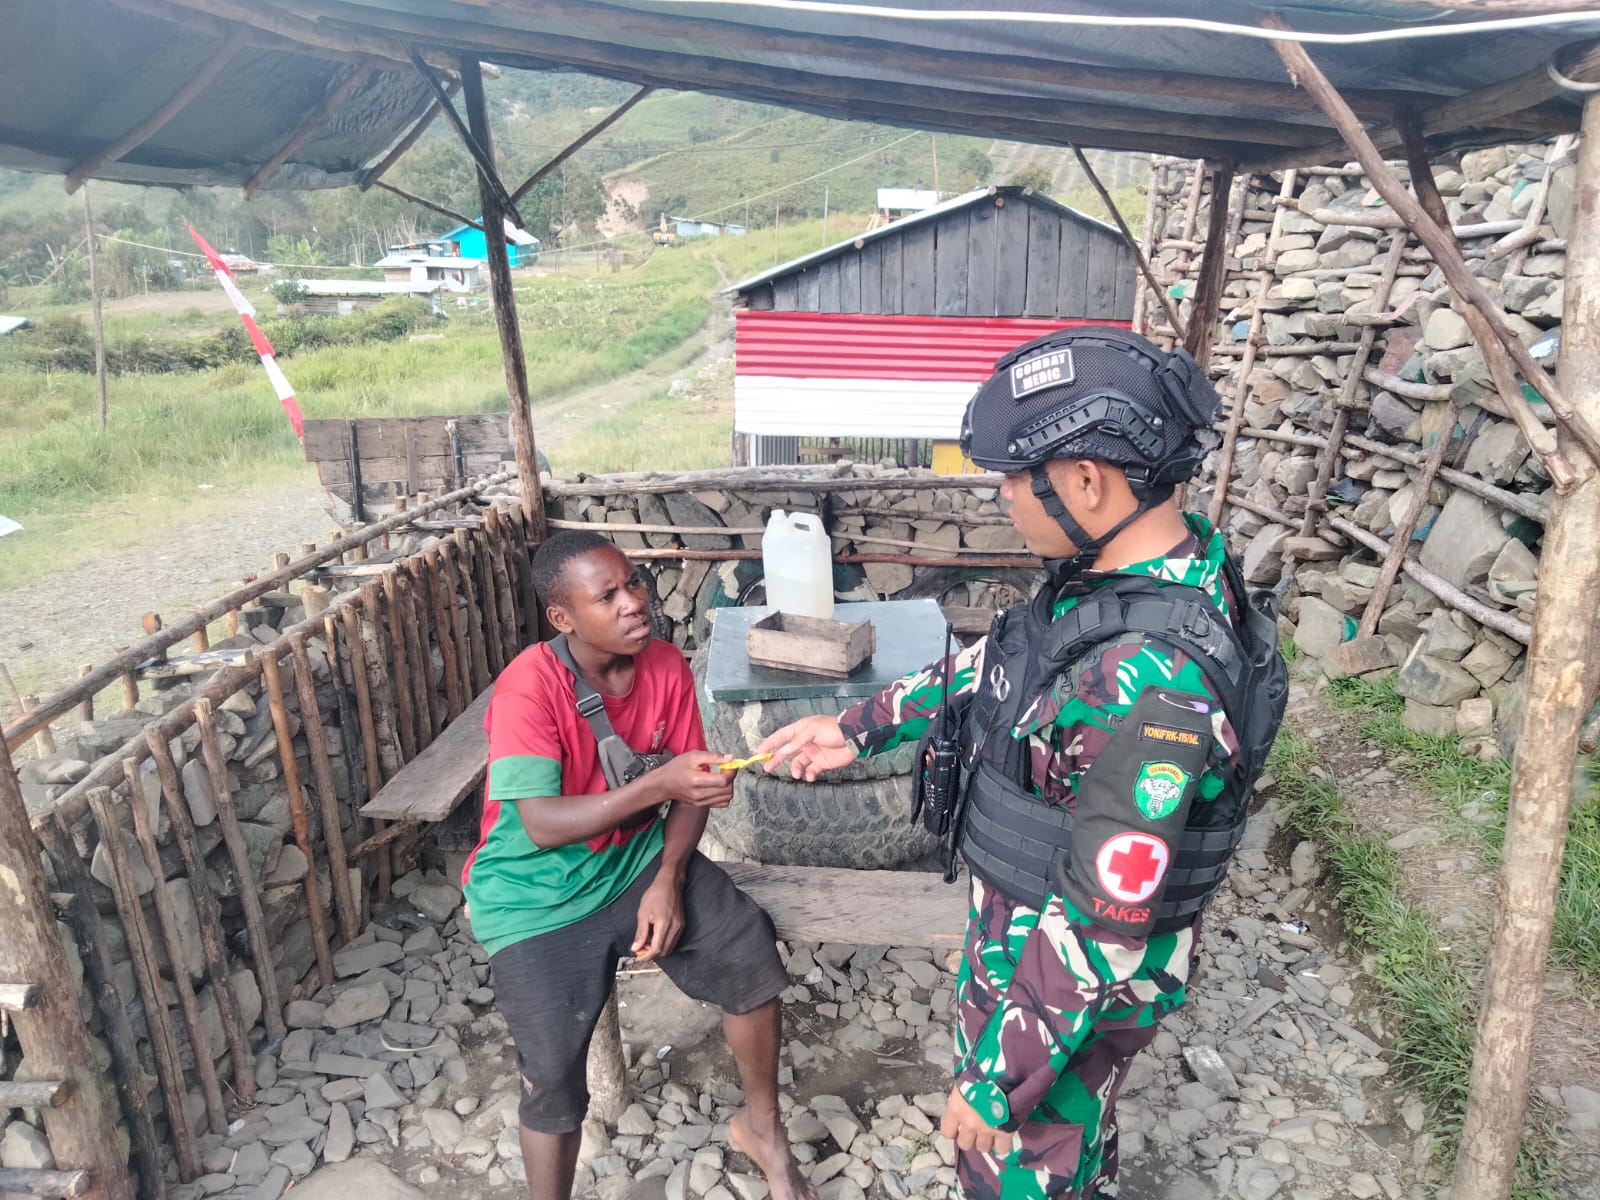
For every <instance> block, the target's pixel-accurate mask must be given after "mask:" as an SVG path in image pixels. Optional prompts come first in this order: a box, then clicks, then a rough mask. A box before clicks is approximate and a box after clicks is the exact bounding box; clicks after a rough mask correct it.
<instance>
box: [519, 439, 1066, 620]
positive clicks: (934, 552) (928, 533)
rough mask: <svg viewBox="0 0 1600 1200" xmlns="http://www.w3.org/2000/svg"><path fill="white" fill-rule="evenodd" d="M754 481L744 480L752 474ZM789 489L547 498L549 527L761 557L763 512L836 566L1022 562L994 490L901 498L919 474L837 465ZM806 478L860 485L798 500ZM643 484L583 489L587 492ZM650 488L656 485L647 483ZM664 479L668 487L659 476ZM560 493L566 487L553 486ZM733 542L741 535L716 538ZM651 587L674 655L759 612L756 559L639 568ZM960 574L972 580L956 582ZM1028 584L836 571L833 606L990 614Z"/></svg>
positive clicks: (990, 576)
mask: <svg viewBox="0 0 1600 1200" xmlns="http://www.w3.org/2000/svg"><path fill="white" fill-rule="evenodd" d="M753 473H755V472H754V471H752V474H753ZM790 474H792V475H793V476H794V478H795V479H796V480H797V483H796V486H795V487H794V489H793V490H792V491H787V492H785V491H772V490H762V491H751V490H741V489H740V488H739V486H738V485H737V483H730V482H715V483H713V482H711V481H708V480H706V479H704V478H697V477H696V476H695V475H687V476H685V477H684V490H683V491H678V492H666V493H660V494H658V493H651V492H646V493H625V494H618V495H593V496H571V495H547V497H546V501H545V503H546V506H547V512H548V515H549V516H550V517H552V518H554V519H557V520H564V521H587V522H589V523H591V524H593V525H594V526H596V527H597V528H598V529H600V531H601V532H607V529H606V527H607V526H618V525H620V526H627V525H656V526H675V527H678V528H680V529H693V530H696V531H698V530H701V529H704V530H705V531H706V532H704V533H700V532H692V533H641V532H637V531H629V530H616V531H611V532H608V536H610V537H611V538H612V539H613V540H614V541H615V542H616V543H617V545H619V546H622V547H623V548H624V549H630V550H646V549H653V550H666V549H670V548H674V547H682V548H686V549H689V550H698V551H715V550H733V551H738V550H746V551H758V550H760V549H761V533H760V532H759V531H760V530H762V529H763V528H764V527H765V526H766V522H767V518H768V517H769V516H770V515H771V513H772V510H773V509H783V510H784V511H786V512H812V513H820V514H822V516H823V520H824V524H825V526H826V528H827V530H828V532H829V534H831V535H832V544H833V552H834V553H835V554H836V555H848V554H865V555H883V556H898V557H905V556H910V557H912V558H919V559H920V558H925V559H944V560H949V559H953V558H957V557H960V556H962V555H963V554H964V553H971V554H973V555H976V556H980V557H981V556H995V557H1006V558H1011V557H1018V556H1026V551H1025V550H1024V548H1023V545H1022V541H1021V539H1020V538H1019V537H1018V536H1017V533H1016V531H1015V530H1014V529H1013V528H1012V527H1011V523H1010V521H1009V520H1008V519H1007V518H1006V517H1005V514H1004V511H1003V509H1002V508H1001V506H1000V502H999V497H998V493H997V492H996V490H995V489H994V488H993V487H973V486H970V485H967V484H963V483H961V482H960V480H959V479H952V480H951V481H950V486H949V487H944V488H933V489H927V490H921V491H906V490H903V489H897V488H895V487H894V486H893V483H894V481H895V480H896V479H903V478H906V477H918V478H922V477H927V476H929V475H930V474H931V472H929V471H927V470H923V469H920V468H913V469H911V470H909V471H907V470H902V469H899V468H892V467H879V466H868V465H862V464H849V463H845V464H840V465H839V466H837V467H834V468H829V469H824V470H820V471H819V470H809V471H808V470H807V469H805V468H794V469H792V470H788V471H785V475H786V476H787V475H790ZM807 476H814V477H816V478H818V479H828V480H837V479H838V478H850V479H852V480H854V479H859V480H860V481H861V486H860V487H859V488H850V489H841V490H829V491H807V490H805V488H804V486H803V482H801V481H803V480H804V479H805V478H806V477H807ZM644 478H646V476H628V475H617V476H607V477H587V479H586V481H587V482H593V483H595V484H596V485H597V488H603V487H604V485H605V484H606V483H607V482H608V481H609V482H620V483H627V482H631V481H638V480H642V479H644ZM648 478H650V479H660V478H664V477H663V476H654V475H652V476H648ZM665 478H670V476H667V477H665ZM559 482H561V483H566V484H573V483H577V482H578V481H577V480H576V479H562V480H560V481H559ZM723 530H728V531H732V530H744V531H747V532H737V533H736V532H721V531H723ZM641 566H642V568H643V569H644V570H645V571H646V572H647V573H648V574H650V575H651V577H652V580H653V582H654V585H655V591H656V595H657V598H658V599H659V601H660V605H661V616H662V617H663V624H664V626H665V629H664V633H665V635H666V636H668V637H670V638H671V640H672V641H673V642H675V643H676V644H677V645H679V646H681V647H683V648H685V649H693V648H695V647H696V646H699V645H701V644H703V643H704V640H705V638H706V636H707V633H708V631H709V628H710V626H709V617H708V614H709V613H710V612H711V610H713V609H715V608H720V607H723V606H726V605H734V604H759V603H761V601H762V597H763V595H764V593H763V591H762V590H761V580H762V570H761V562H760V560H759V559H744V560H734V561H729V562H723V563H716V562H707V561H703V560H702V561H674V560H672V559H670V558H666V559H651V560H645V561H644V562H642V563H641ZM968 574H971V575H975V576H978V577H975V578H967V577H966V576H967V575H968ZM1037 579H1038V573H1037V572H1036V571H1034V570H1032V569H1031V568H985V569H984V570H983V571H981V572H965V573H964V572H963V571H962V569H960V568H955V567H949V566H927V567H923V566H917V565H914V564H911V563H899V562H892V563H864V564H863V563H836V564H835V565H834V593H835V595H836V596H837V598H838V599H839V600H840V601H852V600H894V599H912V598H916V597H924V596H931V597H934V598H936V599H939V600H940V601H941V602H942V603H945V604H952V605H957V606H963V607H977V608H994V607H998V606H1002V605H1004V604H1010V603H1014V602H1015V601H1017V600H1019V599H1022V598H1025V597H1026V596H1027V594H1028V593H1029V592H1030V591H1031V589H1032V587H1033V586H1034V585H1035V583H1036V582H1037Z"/></svg>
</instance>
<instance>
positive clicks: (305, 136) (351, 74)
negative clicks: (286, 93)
mask: <svg viewBox="0 0 1600 1200" xmlns="http://www.w3.org/2000/svg"><path fill="white" fill-rule="evenodd" d="M376 69H377V68H376V66H375V65H374V64H372V63H363V64H361V65H359V66H354V67H351V68H350V70H349V71H347V72H345V76H344V78H343V79H341V80H340V81H339V83H338V84H337V85H336V86H335V87H334V89H333V91H331V92H329V93H328V94H327V95H326V96H324V97H323V98H322V103H321V104H319V105H317V106H316V107H315V108H313V109H312V110H311V111H310V112H309V113H307V114H306V116H305V119H304V120H302V121H301V122H300V124H299V125H298V126H296V127H295V131H294V132H293V133H291V134H290V135H289V140H288V141H286V142H284V143H283V145H282V146H280V147H279V148H278V152H277V153H276V154H274V155H273V156H272V157H271V158H269V159H268V160H267V161H266V162H264V163H262V164H261V168H260V169H259V170H258V171H256V173H255V174H254V175H252V176H251V177H250V179H249V182H247V183H246V184H245V185H244V198H245V199H246V200H250V199H254V197H255V194H256V193H257V192H259V191H260V190H261V189H262V188H263V187H265V186H266V185H267V183H268V181H269V180H271V179H272V177H273V176H274V175H276V174H277V173H278V172H279V171H280V170H282V169H283V164H284V163H286V162H288V161H289V156H290V155H292V154H293V153H294V152H295V151H296V150H298V149H300V147H301V146H304V145H305V144H306V143H307V142H308V141H310V140H311V135H312V134H314V133H316V131H317V130H318V129H320V128H322V123H323V122H324V121H326V120H327V119H328V114H329V113H331V112H332V111H333V110H334V109H335V108H337V107H338V106H339V105H340V104H342V103H343V102H344V100H345V97H347V96H349V95H350V93H351V92H353V91H355V90H356V88H358V87H360V86H361V85H362V84H364V83H365V82H366V81H367V80H368V79H370V78H372V73H373V71H375V70H376Z"/></svg>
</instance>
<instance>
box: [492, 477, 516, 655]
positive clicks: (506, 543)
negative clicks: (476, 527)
mask: <svg viewBox="0 0 1600 1200" xmlns="http://www.w3.org/2000/svg"><path fill="white" fill-rule="evenodd" d="M484 533H485V536H486V538H487V545H488V547H489V566H490V569H491V573H492V575H493V579H494V587H495V596H496V598H497V599H496V608H497V610H498V612H499V615H500V645H501V657H502V658H503V659H504V660H505V662H506V663H510V662H511V660H512V659H514V658H515V657H516V656H517V655H518V654H519V653H520V652H521V651H522V645H521V643H520V641H519V639H518V637H517V624H518V622H517V596H516V589H515V588H514V587H513V586H512V582H511V562H510V559H511V553H512V549H511V522H510V521H508V520H506V516H505V514H504V513H502V512H501V511H500V510H499V509H497V508H494V507H491V508H490V509H489V510H488V512H487V513H485V514H484Z"/></svg>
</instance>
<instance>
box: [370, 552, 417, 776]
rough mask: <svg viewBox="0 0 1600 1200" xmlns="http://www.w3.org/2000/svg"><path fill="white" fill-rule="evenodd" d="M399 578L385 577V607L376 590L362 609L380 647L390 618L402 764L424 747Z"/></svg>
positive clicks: (392, 573) (395, 704)
mask: <svg viewBox="0 0 1600 1200" xmlns="http://www.w3.org/2000/svg"><path fill="white" fill-rule="evenodd" d="M399 575H400V572H398V571H390V572H389V573H388V574H387V575H385V576H384V577H383V580H382V583H381V589H382V593H383V601H382V603H381V605H380V603H379V600H378V592H379V588H378V587H374V588H373V590H372V592H371V593H370V597H371V598H370V601H369V602H368V603H367V604H363V605H362V609H363V611H365V612H368V613H370V614H371V627H372V630H373V635H374V639H375V640H376V641H377V642H378V643H379V644H380V645H381V644H382V642H383V640H384V638H383V631H382V628H381V618H382V617H383V616H385V615H386V616H387V617H388V622H387V625H388V642H389V650H390V656H389V665H390V671H391V678H392V680H393V683H394V688H393V701H394V707H395V729H396V732H397V733H398V734H399V737H400V757H401V760H402V761H403V762H410V761H411V760H412V759H413V758H415V757H416V756H417V750H418V747H419V744H420V743H419V742H418V739H417V711H416V707H415V699H416V691H415V689H414V688H413V687H412V686H411V655H410V653H409V651H410V647H409V646H408V645H407V644H406V621H405V616H404V614H403V613H402V612H401V609H400V585H399Z"/></svg>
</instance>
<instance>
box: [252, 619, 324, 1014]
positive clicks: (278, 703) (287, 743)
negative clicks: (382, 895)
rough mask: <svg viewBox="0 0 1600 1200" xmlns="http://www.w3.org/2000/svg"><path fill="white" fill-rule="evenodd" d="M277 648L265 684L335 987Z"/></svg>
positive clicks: (314, 922)
mask: <svg viewBox="0 0 1600 1200" xmlns="http://www.w3.org/2000/svg"><path fill="white" fill-rule="evenodd" d="M278 653H279V652H278V651H277V650H276V649H275V648H273V647H271V646H269V647H267V648H266V650H265V652H264V653H263V654H262V655H261V678H262V681H263V682H264V683H265V684H266V689H267V707H268V708H269V709H270V710H271V712H272V730H273V733H274V734H275V735H276V736H277V739H278V761H279V763H281V764H282V766H283V786H284V791H285V792H286V793H287V795H288V797H289V824H290V827H291V828H292V829H293V830H294V843H295V845H296V846H298V847H300V853H301V854H303V855H305V860H306V876H305V879H304V881H303V884H304V888H305V893H306V909H307V911H309V913H310V914H311V945H312V948H313V949H314V950H315V952H316V956H317V974H318V977H319V978H321V980H322V986H323V987H332V986H333V952H332V950H331V949H330V947H329V946H328V924H327V918H326V917H325V915H324V913H323V909H322V885H321V884H320V883H319V882H318V881H317V855H316V850H315V847H314V846H313V845H312V841H311V818H310V816H309V815H308V812H307V809H306V793H305V789H304V788H303V787H302V786H301V785H300V762H299V760H298V759H297V758H296V757H295V753H294V734H293V733H292V732H291V731H290V729H289V709H288V706H287V705H286V704H285V703H284V695H283V675H282V673H281V670H280V668H279V664H278Z"/></svg>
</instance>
